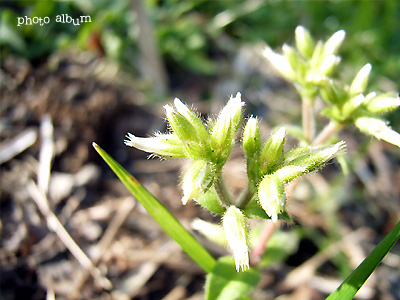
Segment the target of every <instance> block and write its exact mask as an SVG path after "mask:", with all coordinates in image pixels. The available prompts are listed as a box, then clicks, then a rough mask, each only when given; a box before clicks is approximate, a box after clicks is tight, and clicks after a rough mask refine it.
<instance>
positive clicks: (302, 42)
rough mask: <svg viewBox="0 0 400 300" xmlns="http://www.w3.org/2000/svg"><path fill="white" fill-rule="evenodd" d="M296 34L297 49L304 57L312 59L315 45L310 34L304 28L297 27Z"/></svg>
mask: <svg viewBox="0 0 400 300" xmlns="http://www.w3.org/2000/svg"><path fill="white" fill-rule="evenodd" d="M295 34H296V46H297V49H298V50H299V52H300V53H301V54H302V55H303V56H304V57H306V58H311V57H312V55H313V52H314V47H315V45H314V41H313V39H312V37H311V34H310V32H308V30H307V29H305V28H304V27H303V26H297V28H296V31H295Z"/></svg>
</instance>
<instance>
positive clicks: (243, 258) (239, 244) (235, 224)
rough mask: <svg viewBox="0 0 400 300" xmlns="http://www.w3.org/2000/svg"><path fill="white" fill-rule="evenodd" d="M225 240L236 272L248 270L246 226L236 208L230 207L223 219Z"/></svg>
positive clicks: (240, 212) (241, 213)
mask: <svg viewBox="0 0 400 300" xmlns="http://www.w3.org/2000/svg"><path fill="white" fill-rule="evenodd" d="M222 225H223V228H224V233H225V238H226V240H227V242H228V244H229V247H230V248H231V249H232V252H233V257H234V258H235V264H236V271H238V272H239V270H240V269H242V271H245V270H247V269H248V268H249V249H248V246H247V239H248V236H247V225H246V220H245V217H244V215H243V212H242V211H241V210H240V209H239V208H237V207H236V206H233V205H232V206H230V207H229V208H228V209H227V211H226V213H225V215H224V217H223V219H222Z"/></svg>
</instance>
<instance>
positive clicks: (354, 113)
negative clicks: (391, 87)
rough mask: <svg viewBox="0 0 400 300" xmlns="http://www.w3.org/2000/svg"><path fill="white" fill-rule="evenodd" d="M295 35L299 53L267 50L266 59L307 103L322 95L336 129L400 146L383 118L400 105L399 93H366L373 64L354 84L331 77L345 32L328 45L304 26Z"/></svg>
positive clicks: (289, 49)
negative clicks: (352, 130) (347, 128)
mask: <svg viewBox="0 0 400 300" xmlns="http://www.w3.org/2000/svg"><path fill="white" fill-rule="evenodd" d="M295 34H296V48H297V50H296V49H295V48H293V47H290V46H288V45H283V47H282V52H283V54H278V53H275V52H274V51H272V50H271V49H270V48H268V47H267V48H266V49H265V50H264V56H265V57H266V58H267V59H268V60H269V61H270V63H271V64H272V65H273V66H274V67H275V69H276V70H278V71H279V73H280V74H281V75H282V76H283V77H284V78H286V79H287V80H289V81H291V82H293V83H294V85H295V87H296V88H297V90H298V91H299V93H300V95H301V96H302V99H303V101H308V102H313V100H314V99H315V97H316V96H318V95H319V96H320V97H321V98H322V99H323V100H324V101H325V103H326V104H327V108H326V109H325V110H324V111H323V112H322V113H323V114H324V115H326V116H327V117H329V118H330V119H331V120H332V122H334V124H335V126H336V127H338V128H340V127H343V126H345V125H349V124H354V125H355V126H356V127H357V128H358V129H359V130H360V131H361V132H363V133H366V134H370V135H373V136H375V137H376V138H378V139H383V140H385V141H387V142H389V143H392V144H394V145H397V146H398V147H400V134H399V133H397V132H396V131H394V130H392V129H391V128H390V127H389V126H388V125H387V124H386V122H385V121H384V120H382V119H381V115H382V114H385V113H388V112H390V111H392V110H394V109H395V108H397V107H399V106H400V98H399V96H398V94H395V93H377V92H370V93H366V90H367V85H368V78H369V74H370V72H371V68H372V66H371V64H369V63H368V64H366V65H365V66H364V67H363V68H361V70H360V71H359V72H358V73H357V75H356V76H355V78H354V79H353V81H352V82H351V84H345V83H343V82H342V81H339V80H336V79H333V78H332V77H331V75H332V73H333V71H334V69H335V67H336V66H337V65H338V64H339V63H340V57H339V56H338V55H337V52H338V50H339V47H340V46H341V44H342V42H343V40H344V38H345V32H344V31H343V30H340V31H338V32H336V33H335V34H333V35H332V37H330V38H329V39H328V40H327V41H326V42H322V41H318V42H317V43H315V42H314V40H313V38H312V37H311V35H310V33H309V32H308V31H307V30H306V29H305V28H304V27H302V26H298V27H297V28H296V32H295Z"/></svg>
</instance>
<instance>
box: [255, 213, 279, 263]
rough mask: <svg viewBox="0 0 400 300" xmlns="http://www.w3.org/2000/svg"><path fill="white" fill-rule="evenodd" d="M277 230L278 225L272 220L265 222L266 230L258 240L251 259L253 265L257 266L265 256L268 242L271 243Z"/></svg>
mask: <svg viewBox="0 0 400 300" xmlns="http://www.w3.org/2000/svg"><path fill="white" fill-rule="evenodd" d="M276 228H277V226H276V224H275V223H274V222H272V221H271V220H266V221H265V225H264V228H263V230H262V232H261V234H260V236H259V238H258V241H257V244H256V245H255V246H254V249H253V251H252V253H251V257H250V263H251V265H253V266H255V265H257V264H258V263H259V262H260V260H261V258H262V256H263V254H264V252H265V248H266V246H267V242H268V241H269V239H270V238H271V236H272V235H273V234H274V232H275V230H276Z"/></svg>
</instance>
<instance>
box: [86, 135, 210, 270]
mask: <svg viewBox="0 0 400 300" xmlns="http://www.w3.org/2000/svg"><path fill="white" fill-rule="evenodd" d="M93 147H94V148H95V149H96V151H97V152H98V153H99V154H100V156H101V157H102V158H103V159H104V160H105V162H106V163H107V164H108V165H109V166H110V168H111V169H112V170H113V171H114V173H115V174H116V175H117V176H118V178H119V179H120V180H121V181H122V182H123V183H124V184H125V186H126V187H127V188H128V189H129V191H130V192H131V193H132V195H133V196H134V197H135V198H136V199H137V200H138V201H139V202H140V203H141V204H142V205H143V207H144V208H145V209H146V210H147V211H148V213H149V214H150V215H151V216H152V217H153V219H154V220H156V222H157V223H158V224H159V225H160V226H161V227H162V229H163V230H164V231H165V232H166V233H167V234H168V235H169V236H170V237H171V238H172V239H174V240H175V241H176V242H177V243H178V244H179V245H180V246H181V247H182V249H183V250H184V251H185V252H186V253H187V254H188V255H189V256H190V257H191V258H192V259H193V260H194V261H195V262H196V263H197V264H198V265H199V266H200V267H201V268H202V269H203V270H204V271H205V272H207V273H210V272H211V270H212V269H213V268H214V265H215V263H216V261H215V259H214V258H213V257H212V256H211V255H210V253H208V251H207V250H206V249H204V247H203V246H202V245H201V244H200V243H199V242H197V240H196V239H195V238H194V237H193V235H191V234H190V233H189V232H188V231H187V230H186V229H185V228H184V227H183V226H182V225H181V223H179V221H178V220H177V219H176V218H175V217H174V216H173V215H172V214H171V213H170V212H169V211H168V209H167V208H165V206H164V205H162V204H161V203H160V201H158V200H157V199H156V198H155V197H154V196H153V195H152V194H150V192H149V191H147V190H146V189H145V188H144V187H143V186H142V185H141V184H140V182H139V181H137V180H136V179H135V178H134V177H133V176H132V175H131V174H129V173H128V171H126V170H125V169H124V168H123V167H122V166H121V165H120V164H118V163H117V162H116V161H115V160H114V159H113V158H112V157H111V156H110V155H108V153H107V152H105V151H104V150H103V149H102V148H100V147H99V146H98V145H97V144H96V143H93Z"/></svg>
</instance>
